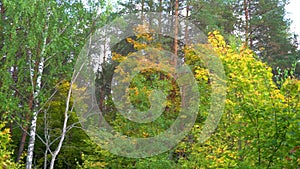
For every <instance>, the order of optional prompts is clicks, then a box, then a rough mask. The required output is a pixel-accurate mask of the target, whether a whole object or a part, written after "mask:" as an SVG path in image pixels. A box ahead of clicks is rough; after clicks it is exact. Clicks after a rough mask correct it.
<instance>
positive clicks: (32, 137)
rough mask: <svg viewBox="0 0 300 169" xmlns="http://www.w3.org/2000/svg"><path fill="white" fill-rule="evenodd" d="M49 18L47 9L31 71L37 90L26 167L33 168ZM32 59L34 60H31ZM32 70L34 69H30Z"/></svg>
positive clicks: (34, 95) (34, 87)
mask: <svg viewBox="0 0 300 169" xmlns="http://www.w3.org/2000/svg"><path fill="white" fill-rule="evenodd" d="M49 19H50V13H48V9H47V18H46V21H45V29H44V36H43V46H42V50H41V53H40V62H39V63H38V61H35V64H36V65H38V67H37V71H35V72H31V74H30V76H31V83H32V85H33V86H32V88H33V89H34V90H35V91H33V92H34V93H33V100H34V107H33V114H32V120H31V126H30V133H29V136H30V138H29V142H28V150H27V160H26V169H31V168H32V159H33V151H34V144H35V136H36V122H37V116H38V111H39V98H38V96H39V94H40V90H41V87H42V76H43V71H44V64H45V63H44V62H45V58H44V53H45V49H46V45H47V36H48V29H49ZM31 61H32V60H31ZM30 70H31V71H34V70H32V69H30ZM35 70H36V69H35ZM33 75H36V76H37V77H36V81H35V83H34V82H33V80H34V78H33V77H32V76H33Z"/></svg>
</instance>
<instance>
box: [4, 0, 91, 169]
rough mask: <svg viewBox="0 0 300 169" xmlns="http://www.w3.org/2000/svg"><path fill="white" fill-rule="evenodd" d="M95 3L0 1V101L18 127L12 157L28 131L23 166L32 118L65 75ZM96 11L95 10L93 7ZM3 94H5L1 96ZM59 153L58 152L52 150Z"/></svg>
mask: <svg viewBox="0 0 300 169" xmlns="http://www.w3.org/2000/svg"><path fill="white" fill-rule="evenodd" d="M94 9H95V8H90V10H87V9H86V8H85V7H84V4H83V3H82V2H81V1H78V0H74V1H69V2H63V1H54V0H48V1H35V0H28V1H17V0H4V1H3V3H2V2H1V16H2V17H1V19H2V20H1V23H3V26H2V25H1V29H2V30H3V34H2V35H1V48H0V49H1V56H2V61H3V62H2V63H1V70H2V71H1V77H4V78H5V80H4V82H3V84H1V85H0V87H1V92H2V93H3V94H1V96H3V97H1V98H3V99H2V100H3V101H5V102H7V103H8V105H6V106H4V107H3V106H1V108H3V109H4V110H5V114H6V116H7V118H10V119H12V120H14V121H15V123H16V124H18V125H19V126H20V128H21V131H22V136H21V140H20V146H19V150H18V157H17V161H18V160H19V159H20V156H21V155H22V153H23V152H24V148H25V143H26V140H27V135H29V142H28V149H27V160H26V168H28V169H30V168H32V164H33V156H34V146H35V140H36V137H38V138H39V139H41V137H39V136H38V135H36V130H37V126H36V124H37V117H38V114H39V113H40V111H41V110H42V109H43V107H44V106H45V104H46V103H47V102H48V101H49V100H50V99H51V97H52V96H53V92H54V86H55V84H57V83H59V82H60V81H62V80H63V79H68V78H70V75H71V74H72V69H73V64H74V62H75V59H76V55H77V54H78V53H79V51H80V47H81V46H82V44H83V43H84V42H85V37H86V36H87V34H88V32H89V31H88V30H89V29H87V28H89V27H90V25H91V24H92V23H93V22H92V19H93V18H92V17H93V15H92V13H93V11H92V10H94ZM94 13H96V11H94ZM5 97H7V98H5ZM58 152H59V151H58Z"/></svg>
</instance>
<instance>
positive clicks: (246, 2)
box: [244, 0, 249, 45]
mask: <svg viewBox="0 0 300 169" xmlns="http://www.w3.org/2000/svg"><path fill="white" fill-rule="evenodd" d="M244 12H245V36H246V44H247V45H249V11H248V0H244Z"/></svg>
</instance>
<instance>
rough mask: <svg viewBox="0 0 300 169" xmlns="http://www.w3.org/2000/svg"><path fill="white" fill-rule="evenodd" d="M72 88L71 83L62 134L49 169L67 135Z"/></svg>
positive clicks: (52, 165)
mask: <svg viewBox="0 0 300 169" xmlns="http://www.w3.org/2000/svg"><path fill="white" fill-rule="evenodd" d="M72 86H73V81H72V82H71V84H70V88H69V92H68V97H67V100H66V109H65V113H64V114H65V119H64V124H63V128H62V133H61V137H60V140H59V143H58V146H57V148H56V149H55V151H54V152H53V153H52V159H51V163H50V169H53V168H54V164H55V160H56V157H57V155H58V153H59V152H60V150H61V147H62V144H63V142H64V140H65V137H66V134H67V124H68V119H69V115H68V112H69V107H70V99H71V93H72Z"/></svg>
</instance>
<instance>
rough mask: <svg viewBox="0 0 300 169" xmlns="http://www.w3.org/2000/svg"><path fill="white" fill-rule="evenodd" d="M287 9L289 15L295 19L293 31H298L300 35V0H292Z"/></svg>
mask: <svg viewBox="0 0 300 169" xmlns="http://www.w3.org/2000/svg"><path fill="white" fill-rule="evenodd" d="M286 10H287V12H288V17H289V18H290V19H291V20H292V21H293V23H292V25H291V31H292V32H296V33H297V34H298V35H299V36H300V0H290V4H289V5H288V6H287V7H286Z"/></svg>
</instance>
